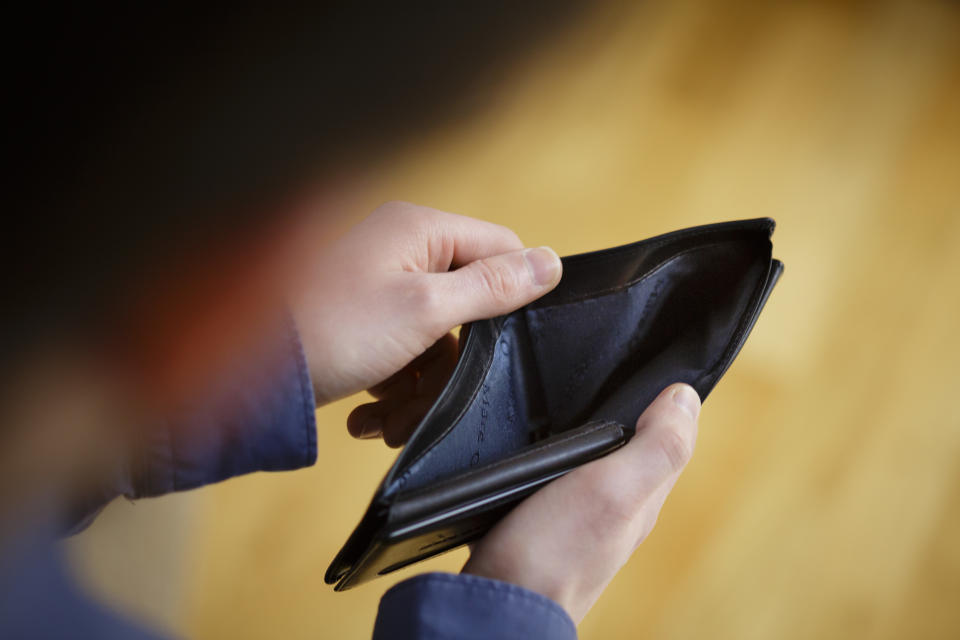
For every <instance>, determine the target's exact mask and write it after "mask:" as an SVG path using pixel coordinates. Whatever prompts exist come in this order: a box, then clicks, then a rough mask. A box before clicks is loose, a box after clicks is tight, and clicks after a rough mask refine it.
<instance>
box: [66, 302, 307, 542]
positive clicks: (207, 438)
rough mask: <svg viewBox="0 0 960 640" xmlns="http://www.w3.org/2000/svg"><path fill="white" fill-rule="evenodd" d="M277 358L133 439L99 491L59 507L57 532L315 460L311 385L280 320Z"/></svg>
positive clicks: (292, 336)
mask: <svg viewBox="0 0 960 640" xmlns="http://www.w3.org/2000/svg"><path fill="white" fill-rule="evenodd" d="M283 329H284V331H283V333H282V335H280V336H278V337H277V339H276V342H275V344H277V345H278V347H279V348H278V349H276V353H274V354H273V356H274V357H273V358H272V360H271V362H270V363H269V366H265V367H264V368H263V371H262V372H261V373H260V375H259V376H258V379H257V380H256V382H255V383H254V382H253V379H252V378H253V377H252V376H249V375H247V376H246V377H243V378H242V379H243V380H244V383H243V384H239V383H236V382H234V383H233V384H231V383H228V382H224V383H222V384H220V385H219V389H218V391H217V393H216V394H213V395H212V396H211V398H209V399H208V400H205V401H204V402H203V403H202V404H200V405H194V406H191V407H189V408H184V409H182V410H180V411H179V412H178V415H175V416H173V417H168V418H166V419H165V420H162V421H158V422H157V423H156V424H153V425H150V426H148V427H145V428H143V429H142V430H141V431H140V432H139V434H138V435H139V436H140V445H139V446H138V447H136V448H135V450H134V451H132V452H131V454H130V456H129V457H128V458H126V459H123V460H120V461H118V464H117V465H116V468H115V469H114V470H113V473H112V474H111V475H110V478H109V480H108V481H107V482H105V483H104V484H103V485H102V486H101V487H100V488H99V490H96V491H93V492H91V493H89V494H87V495H85V496H83V497H82V498H81V499H74V500H73V501H72V502H71V504H69V505H67V506H66V508H65V513H64V517H63V524H62V527H61V531H62V532H63V533H65V534H67V535H70V534H74V533H77V532H79V531H82V530H83V529H85V528H86V527H87V526H88V525H89V524H90V523H91V522H92V521H93V520H94V519H95V518H96V516H97V515H98V514H99V513H100V511H101V510H102V509H103V508H104V507H105V506H106V505H107V504H108V503H109V502H110V501H112V500H113V499H115V498H116V497H118V496H120V495H124V496H126V497H128V498H130V499H135V498H144V497H152V496H160V495H164V494H167V493H171V492H173V491H183V490H186V489H194V488H197V487H202V486H204V485H208V484H213V483H215V482H220V481H222V480H226V479H228V478H232V477H233V476H239V475H243V474H247V473H252V472H254V471H287V470H292V469H299V468H301V467H306V466H310V465H312V464H313V463H314V462H316V459H317V426H316V418H315V416H314V411H315V409H316V407H315V404H314V397H313V385H312V383H311V381H310V373H309V370H308V369H307V361H306V356H305V355H304V353H303V348H302V346H301V344H300V339H299V337H298V335H297V332H296V329H295V328H294V326H293V323H292V321H290V320H289V319H287V320H286V321H285V323H284V325H283Z"/></svg>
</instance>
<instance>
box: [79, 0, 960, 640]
mask: <svg viewBox="0 0 960 640" xmlns="http://www.w3.org/2000/svg"><path fill="white" fill-rule="evenodd" d="M491 102H492V106H491V108H489V109H488V110H486V111H485V112H483V113H482V114H480V115H479V116H478V117H477V118H476V119H474V120H471V121H470V122H469V123H461V124H459V125H458V126H457V127H454V128H452V129H450V130H448V131H445V132H441V133H440V134H438V135H437V136H435V137H434V138H431V139H429V140H425V141H422V143H421V144H420V145H418V146H417V148H415V149H413V150H411V152H410V153H409V154H407V155H405V156H404V157H403V158H400V159H398V160H397V161H396V162H394V163H392V164H391V165H390V166H388V167H386V170H385V171H384V172H383V174H382V175H380V176H379V177H377V178H375V179H373V180H372V181H371V184H370V186H369V189H368V191H367V192H366V193H365V194H364V195H363V198H362V200H363V202H362V203H361V205H362V206H360V207H359V208H358V212H357V213H359V212H360V210H369V209H372V208H373V207H374V206H376V205H377V204H378V203H379V202H381V201H383V200H386V199H395V198H399V199H406V200H411V201H413V202H417V203H421V204H427V205H431V206H434V207H437V208H442V209H446V210H449V211H455V212H459V213H465V214H469V215H473V216H477V217H483V218H488V219H490V220H494V221H497V222H501V223H503V224H507V225H509V226H511V227H513V228H514V229H516V230H517V231H518V232H519V234H520V235H521V237H522V238H523V239H524V240H525V241H526V242H527V243H528V244H532V245H539V244H549V245H551V246H553V247H554V248H555V249H556V250H557V251H558V252H560V253H561V254H564V253H573V252H581V251H587V250H592V249H598V248H602V247H606V246H610V245H616V244H622V243H624V242H628V241H633V240H636V239H640V238H644V237H647V236H650V235H654V234H657V233H660V232H664V231H668V230H672V229H675V228H679V227H684V226H688V225H694V224H700V223H706V222H713V221H719V220H726V219H734V218H747V217H756V216H772V217H774V218H776V219H777V221H778V223H779V227H778V230H777V233H776V235H775V237H774V247H775V254H776V255H777V256H778V257H779V258H781V259H782V260H783V261H784V262H785V263H786V266H787V268H786V274H785V276H784V278H783V279H782V280H781V282H780V285H779V286H778V288H777V290H776V291H775V292H774V295H773V296H772V297H771V300H770V302H769V305H768V308H767V310H766V311H765V313H764V315H763V316H762V317H761V319H760V322H759V323H758V325H757V328H756V330H755V332H754V335H753V336H752V338H751V339H750V341H749V342H748V344H747V346H746V348H745V349H744V351H743V353H742V355H741V356H740V358H739V360H738V361H737V362H736V364H735V365H734V366H733V367H732V369H731V370H730V371H729V372H728V374H727V375H726V377H725V378H724V380H723V381H722V382H721V384H720V385H719V386H718V388H717V390H716V392H715V394H714V395H713V396H711V398H710V400H709V402H708V403H707V405H706V407H705V409H704V412H703V417H702V422H701V430H700V440H699V443H698V448H697V452H696V455H695V456H694V459H693V462H692V463H691V465H690V467H689V469H688V471H687V472H686V474H685V475H684V477H683V478H682V479H681V481H680V483H679V484H678V486H677V488H676V490H675V491H674V493H673V496H672V497H671V498H670V500H669V501H668V502H667V505H666V507H665V509H664V511H663V514H662V517H661V519H660V522H659V524H658V525H657V528H656V530H655V531H654V533H653V535H652V536H651V538H650V539H649V540H648V541H647V542H646V543H645V544H644V545H643V546H642V547H641V548H640V550H639V551H638V552H637V554H636V556H635V557H634V559H633V560H632V561H631V562H630V563H629V564H628V565H627V567H626V568H625V569H624V570H623V571H622V572H621V573H620V575H619V576H618V577H617V578H616V580H615V581H614V582H613V584H612V585H611V586H610V588H609V589H608V590H607V592H606V594H605V596H604V597H603V598H602V599H601V601H600V602H599V604H598V605H597V606H596V607H595V608H594V610H593V611H592V613H591V614H590V615H589V616H588V617H587V619H586V620H585V621H584V623H583V624H582V626H581V635H582V637H583V638H586V639H590V638H595V639H599V638H605V639H606V638H610V639H614V638H703V637H710V638H851V637H857V638H906V637H910V638H946V637H960V409H958V404H957V397H958V393H960V391H958V389H957V388H956V387H957V384H958V378H957V373H956V372H957V369H958V363H960V338H958V330H960V248H958V247H960V5H958V4H957V3H955V2H945V1H942V2H921V1H910V0H907V1H904V2H852V3H840V2H819V3H810V2H789V3H764V4H753V3H743V2H732V3H719V2H715V3H698V2H645V3H637V4H635V5H629V6H627V7H624V8H619V9H613V8H608V9H604V10H603V11H602V12H595V13H594V14H591V15H590V16H588V17H587V18H585V19H584V20H582V21H581V23H580V24H579V25H578V26H577V28H576V29H574V30H573V31H571V32H570V33H568V34H565V35H564V36H563V37H562V38H560V39H559V40H558V41H557V42H556V43H555V44H554V45H553V46H551V47H548V48H546V49H544V50H542V51H541V52H540V53H539V54H538V55H537V56H536V57H535V58H533V59H531V60H529V61H528V62H527V63H526V64H524V65H523V66H522V68H520V69H518V70H517V72H516V75H515V76H514V77H513V78H512V79H511V80H510V81H509V83H508V86H507V89H506V90H505V91H504V92H503V94H502V95H498V96H494V97H493V98H492V100H491ZM355 403H356V400H355V399H354V400H347V401H344V402H340V403H337V404H335V405H333V406H329V407H325V408H323V409H321V410H320V411H319V412H318V422H319V432H320V436H319V443H320V459H319V462H318V464H317V466H316V467H314V468H311V469H307V470H303V471H298V472H295V473H287V474H272V475H270V474H257V475H255V476H251V477H246V478H240V479H236V480H233V481H230V482H227V483H225V484H224V485H221V486H216V487H211V488H207V489H203V490H200V491H195V492H191V493H188V494H183V495H177V496H171V497H167V498H163V499H160V500H156V501H152V502H151V501H143V502H139V503H137V504H136V505H130V504H128V503H125V502H122V501H121V502H118V503H117V504H115V505H113V506H112V507H111V508H110V509H108V511H107V512H106V513H105V514H104V516H103V517H102V518H101V519H100V520H99V521H98V522H97V523H96V524H95V525H94V526H93V528H92V529H91V530H90V531H89V532H87V533H85V534H83V535H82V536H80V537H78V538H77V539H75V540H72V541H71V542H70V543H69V547H70V550H71V553H72V557H73V559H74V561H75V564H76V566H77V567H78V568H79V570H80V571H81V573H82V574H83V575H84V576H85V579H86V580H87V582H88V583H89V584H91V585H92V588H93V589H95V590H96V591H97V592H99V593H101V594H103V595H104V597H106V598H107V599H109V600H110V601H111V602H114V603H116V604H117V605H118V606H121V607H122V608H124V609H126V610H128V611H130V612H132V613H134V614H136V615H138V616H140V617H141V618H143V619H146V620H148V621H151V622H152V623H154V624H156V625H159V626H160V627H161V628H164V629H167V630H169V631H172V632H175V633H179V634H182V635H184V636H188V637H192V638H209V639H214V638H231V639H237V640H242V639H245V638H289V639H299V638H327V637H330V638H364V637H368V635H369V633H370V629H371V627H372V624H373V618H374V614H375V610H376V603H377V601H378V599H379V597H380V595H381V594H382V592H383V591H384V590H385V589H386V588H388V587H389V586H390V585H391V584H393V583H394V582H396V581H397V580H399V579H402V578H404V577H406V576H408V575H410V572H409V571H407V572H403V573H401V574H399V575H395V576H391V577H389V578H384V579H381V580H380V581H378V582H375V583H372V584H370V585H368V586H366V587H363V588H360V589H356V590H353V591H350V592H347V593H343V594H334V593H333V592H332V590H331V589H330V588H329V587H327V586H325V585H324V584H323V581H322V575H323V571H324V569H325V567H326V565H327V563H328V561H329V560H330V559H331V558H332V556H333V554H334V553H335V552H336V551H337V549H338V548H339V545H340V543H341V542H342V541H343V540H344V539H345V537H346V535H347V534H348V533H349V531H350V530H351V529H352V527H353V525H354V524H355V523H356V521H357V519H358V518H359V517H360V515H361V513H362V512H363V510H364V508H365V506H366V502H367V500H368V498H369V496H370V495H371V493H372V491H373V489H374V487H375V486H376V484H377V483H378V481H379V479H380V477H381V475H382V473H383V472H384V471H385V470H386V468H387V467H388V466H389V464H390V462H391V460H392V459H393V456H394V455H395V453H394V452H392V451H388V450H386V449H385V448H383V447H381V446H380V445H379V444H377V443H371V442H355V441H352V440H351V439H350V438H349V437H348V436H347V434H346V430H345V428H344V419H345V416H346V414H347V412H348V411H349V410H350V408H351V407H352V406H353V405H354V404H355ZM465 557H466V554H465V552H464V551H459V552H455V553H453V554H449V555H447V556H445V557H443V558H440V559H437V560H434V561H431V562H429V563H427V564H423V565H420V566H418V567H416V570H417V571H422V570H428V569H434V570H452V571H455V570H457V569H458V568H459V566H460V565H461V564H462V563H463V561H464V559H465Z"/></svg>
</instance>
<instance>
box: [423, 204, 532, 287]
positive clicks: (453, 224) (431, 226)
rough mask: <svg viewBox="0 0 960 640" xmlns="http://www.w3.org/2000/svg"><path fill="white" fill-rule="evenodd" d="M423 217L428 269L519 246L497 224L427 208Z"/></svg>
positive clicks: (517, 240)
mask: <svg viewBox="0 0 960 640" xmlns="http://www.w3.org/2000/svg"><path fill="white" fill-rule="evenodd" d="M423 209H426V210H427V211H429V213H430V215H429V216H426V217H425V224H426V228H427V233H428V238H429V242H428V244H429V246H430V249H431V250H430V268H429V270H430V271H436V272H442V271H446V270H448V269H450V268H451V267H459V266H463V265H466V264H469V263H471V262H473V261H475V260H480V259H483V258H489V257H491V256H496V255H500V254H502V253H510V252H512V251H519V250H521V249H523V242H521V241H520V238H519V237H517V234H516V233H514V232H513V231H511V230H510V229H508V228H507V227H504V226H502V225H499V224H495V223H493V222H487V221H486V220H477V219H476V218H470V217H467V216H461V215H457V214H455V213H447V212H446V211H438V210H436V209H428V208H426V207H423Z"/></svg>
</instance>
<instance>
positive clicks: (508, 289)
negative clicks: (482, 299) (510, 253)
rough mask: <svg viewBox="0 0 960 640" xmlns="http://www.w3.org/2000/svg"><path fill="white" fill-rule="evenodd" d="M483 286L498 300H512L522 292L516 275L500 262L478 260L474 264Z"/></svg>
mask: <svg viewBox="0 0 960 640" xmlns="http://www.w3.org/2000/svg"><path fill="white" fill-rule="evenodd" d="M474 264H475V265H476V266H475V268H476V270H477V277H478V278H479V280H480V283H481V286H482V287H483V288H484V289H486V290H487V292H489V293H490V295H491V296H492V297H493V298H494V299H496V300H504V301H507V300H512V299H513V298H515V297H516V296H517V294H518V293H519V292H520V283H519V282H518V280H517V277H516V274H515V273H513V272H512V271H511V270H509V269H507V267H506V265H504V264H502V263H501V262H499V261H490V260H478V261H477V262H476V263H474Z"/></svg>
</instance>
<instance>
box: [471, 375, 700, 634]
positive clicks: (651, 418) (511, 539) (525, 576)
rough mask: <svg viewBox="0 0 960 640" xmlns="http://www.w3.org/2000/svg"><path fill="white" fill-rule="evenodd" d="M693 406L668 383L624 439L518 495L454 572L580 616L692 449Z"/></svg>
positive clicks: (691, 395)
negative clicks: (541, 598) (501, 584)
mask: <svg viewBox="0 0 960 640" xmlns="http://www.w3.org/2000/svg"><path fill="white" fill-rule="evenodd" d="M699 412H700V399H699V397H698V396H697V393H696V392H695V391H694V390H693V389H692V388H691V387H689V386H687V385H684V384H675V385H673V386H670V387H668V388H667V389H666V390H664V391H663V392H662V393H661V394H660V395H659V396H658V397H657V399H656V400H654V401H653V403H652V404H651V405H650V406H649V407H648V408H647V410H646V411H644V413H643V415H642V416H640V419H639V420H637V432H636V435H635V436H634V437H633V439H631V440H630V442H629V443H627V445H626V446H624V447H623V448H621V449H619V450H617V451H615V452H613V453H611V454H610V455H608V456H606V457H604V458H600V459H599V460H595V461H594V462H591V463H589V464H586V465H584V466H582V467H579V468H578V469H575V470H574V471H572V472H570V473H569V474H567V475H565V476H563V477H561V478H559V479H557V480H555V481H554V482H552V483H550V484H548V485H547V486H546V487H544V488H543V489H541V490H540V491H538V492H537V493H535V494H534V495H532V496H531V497H529V498H527V499H526V500H525V501H523V502H521V503H520V504H519V505H518V506H517V507H516V508H515V509H514V510H513V511H511V512H510V513H509V514H508V515H507V517H506V518H504V519H503V520H501V521H500V522H499V523H498V524H497V525H496V526H495V527H494V528H493V529H491V530H490V532H489V533H487V535H486V536H485V537H484V538H483V539H482V540H481V541H480V542H479V543H478V544H477V545H476V547H475V548H474V550H473V553H472V554H471V556H470V560H469V561H468V562H467V564H466V565H465V566H464V568H463V571H464V572H465V573H472V574H475V575H479V576H485V577H488V578H495V579H497V580H502V581H505V582H512V583H514V584H517V585H520V586H522V587H526V588H528V589H531V590H533V591H536V592H539V593H541V594H543V595H545V596H547V597H549V598H552V599H553V600H554V601H556V602H558V603H559V604H560V605H561V606H563V607H564V609H566V611H567V612H568V613H569V614H570V617H571V618H573V620H574V621H575V622H577V623H579V622H580V620H582V619H583V617H584V616H585V615H586V614H587V611H589V610H590V607H592V606H593V604H594V602H596V601H597V598H599V597H600V594H601V592H602V591H603V590H604V588H606V586H607V584H608V583H609V582H610V580H611V579H613V576H614V575H615V574H616V572H617V571H618V570H619V569H620V567H622V566H623V565H624V563H626V561H627V560H628V559H629V558H630V555H631V554H632V553H633V551H634V550H636V548H637V547H638V546H639V545H640V543H641V542H643V540H644V539H645V538H646V537H647V535H649V533H650V531H651V530H652V529H653V525H654V524H655V523H656V520H657V514H658V513H659V512H660V508H661V507H662V506H663V501H664V500H665V499H666V497H667V494H668V493H670V490H671V489H672V488H673V485H674V483H675V482H676V481H677V477H678V476H679V475H680V472H681V471H682V470H683V468H684V466H685V465H686V463H687V461H688V460H689V459H690V456H691V454H692V453H693V445H694V442H695V441H696V437H697V417H698V415H699ZM532 541H535V543H533V542H532Z"/></svg>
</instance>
